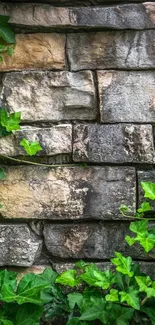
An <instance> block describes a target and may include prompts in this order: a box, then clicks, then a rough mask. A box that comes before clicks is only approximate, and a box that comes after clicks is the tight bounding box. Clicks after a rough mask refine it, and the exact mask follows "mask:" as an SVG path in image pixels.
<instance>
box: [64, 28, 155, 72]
mask: <svg viewBox="0 0 155 325" xmlns="http://www.w3.org/2000/svg"><path fill="white" fill-rule="evenodd" d="M154 43H155V30H153V29H152V30H145V31H129V30H128V31H114V32H113V31H108V32H93V33H92V32H91V33H76V34H74V33H72V34H69V35H68V42H67V49H68V57H69V62H70V66H71V70H72V71H77V70H81V69H113V68H114V69H126V70H128V69H129V70H130V69H134V70H139V69H141V70H143V69H148V68H149V69H153V68H155V46H154Z"/></svg>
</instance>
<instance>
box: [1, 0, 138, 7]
mask: <svg viewBox="0 0 155 325" xmlns="http://www.w3.org/2000/svg"><path fill="white" fill-rule="evenodd" d="M118 1H119V2H124V0H93V2H92V0H48V3H52V4H56V5H59V4H60V3H61V4H65V5H72V6H74V5H75V4H82V5H88V4H89V5H94V4H97V3H100V4H109V3H118ZM143 1H144V0H129V1H128V2H132V3H133V2H143ZM3 2H4V3H5V2H6V3H7V2H10V0H4V1H3ZM12 2H17V0H12ZM18 2H24V3H27V2H30V3H31V2H34V0H18ZM37 2H39V3H45V1H44V0H38V1H37Z"/></svg>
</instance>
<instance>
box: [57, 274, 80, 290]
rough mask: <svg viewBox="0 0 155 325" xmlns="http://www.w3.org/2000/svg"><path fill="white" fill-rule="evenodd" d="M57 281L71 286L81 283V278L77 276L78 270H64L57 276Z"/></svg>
mask: <svg viewBox="0 0 155 325" xmlns="http://www.w3.org/2000/svg"><path fill="white" fill-rule="evenodd" d="M56 283H60V284H63V285H66V286H70V287H75V286H77V285H78V284H79V283H80V280H79V279H78V278H77V271H76V270H68V271H65V272H63V273H62V274H61V275H60V276H58V277H57V279H56Z"/></svg>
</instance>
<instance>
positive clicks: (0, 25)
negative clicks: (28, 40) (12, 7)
mask: <svg viewBox="0 0 155 325" xmlns="http://www.w3.org/2000/svg"><path fill="white" fill-rule="evenodd" d="M8 21H9V17H8V16H0V37H1V38H3V40H4V41H5V42H6V43H9V44H15V43H16V40H15V34H14V32H13V30H12V28H11V27H10V26H9V24H8Z"/></svg>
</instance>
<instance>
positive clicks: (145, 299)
mask: <svg viewBox="0 0 155 325" xmlns="http://www.w3.org/2000/svg"><path fill="white" fill-rule="evenodd" d="M148 299H149V297H145V298H144V299H143V300H142V302H141V306H143V305H144V304H145V303H146V301H147V300H148Z"/></svg>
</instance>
